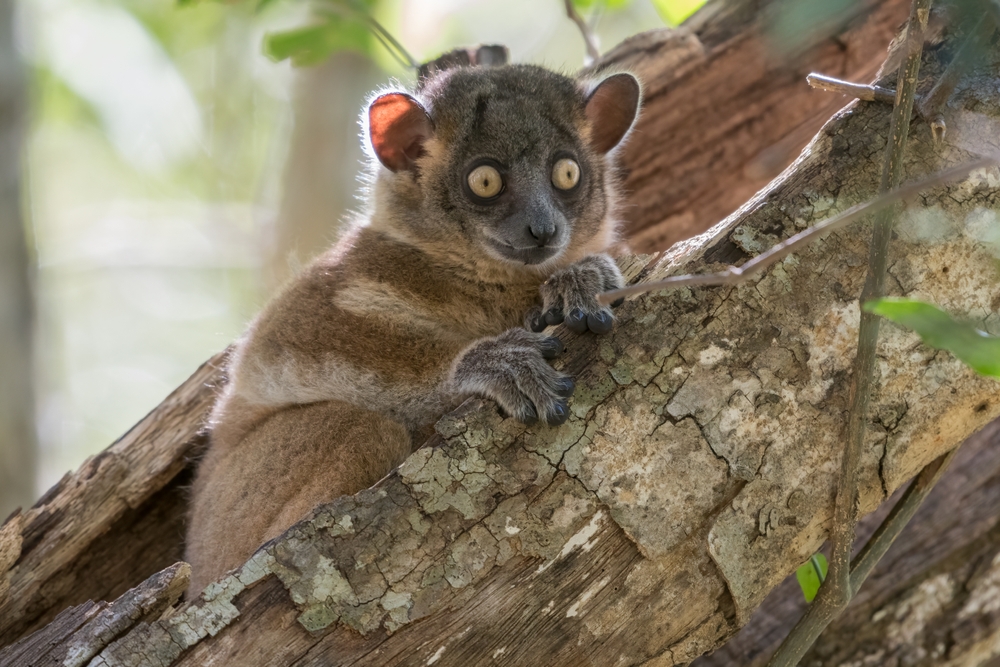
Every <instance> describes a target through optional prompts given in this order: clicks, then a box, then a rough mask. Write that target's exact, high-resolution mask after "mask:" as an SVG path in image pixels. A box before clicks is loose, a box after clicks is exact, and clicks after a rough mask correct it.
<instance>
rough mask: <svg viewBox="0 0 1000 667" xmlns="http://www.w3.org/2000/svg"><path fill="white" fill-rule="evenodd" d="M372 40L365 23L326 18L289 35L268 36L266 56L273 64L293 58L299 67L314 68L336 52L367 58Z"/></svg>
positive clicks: (342, 18) (340, 17)
mask: <svg viewBox="0 0 1000 667" xmlns="http://www.w3.org/2000/svg"><path fill="white" fill-rule="evenodd" d="M371 47H372V36H371V32H370V31H369V29H368V26H367V25H365V24H364V23H363V22H362V20H360V19H355V18H353V17H352V18H346V17H342V16H336V15H332V16H327V17H325V20H324V22H323V23H320V24H317V25H311V26H306V27H304V28H296V29H294V30H288V31H286V32H276V33H269V34H268V35H267V36H266V37H265V38H264V53H266V54H267V55H268V57H270V58H272V59H273V60H276V61H280V60H285V59H286V58H290V59H291V60H292V64H293V65H296V66H302V65H315V64H317V63H320V62H322V61H323V60H325V59H326V58H327V57H328V56H329V55H331V54H333V53H335V52H337V51H356V52H358V53H362V54H368V53H370V51H371Z"/></svg>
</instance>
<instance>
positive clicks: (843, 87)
mask: <svg viewBox="0 0 1000 667" xmlns="http://www.w3.org/2000/svg"><path fill="white" fill-rule="evenodd" d="M806 83H808V84H809V85H810V86H812V87H813V88H817V89H819V90H825V91H827V92H829V93H840V94H842V95H849V96H850V97H856V98H858V99H859V100H865V101H866V102H882V103H883V104H895V102H896V91H894V90H889V89H888V88H883V87H882V86H875V85H865V84H863V83H851V82H850V81H842V80H841V79H835V78H833V77H832V76H826V75H825V74H817V73H815V72H813V73H812V74H809V75H807V76H806Z"/></svg>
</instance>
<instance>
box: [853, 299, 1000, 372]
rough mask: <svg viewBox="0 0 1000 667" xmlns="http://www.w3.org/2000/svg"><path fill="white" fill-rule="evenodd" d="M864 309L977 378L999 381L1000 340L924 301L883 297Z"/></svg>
mask: <svg viewBox="0 0 1000 667" xmlns="http://www.w3.org/2000/svg"><path fill="white" fill-rule="evenodd" d="M864 309H865V311H867V312H869V313H875V314H876V315H881V316H882V317H884V318H886V319H889V320H892V321H893V322H895V323H897V324H901V325H903V326H904V327H906V328H908V329H912V330H913V331H916V332H917V333H918V334H920V337H921V338H922V339H923V341H924V342H925V343H927V344H928V345H930V346H931V347H935V348H938V349H939V350H948V351H949V352H951V353H952V354H954V355H955V356H956V357H958V358H959V359H960V360H961V361H962V362H964V363H965V364H966V365H967V366H969V367H970V368H972V369H973V370H974V371H976V372H977V373H979V374H980V375H986V376H989V377H994V378H1000V337H997V336H991V335H989V334H987V333H986V332H984V331H980V330H979V329H976V328H975V327H973V326H972V325H969V324H965V323H963V322H958V321H956V320H955V319H953V318H952V317H951V315H949V314H948V313H946V312H944V311H943V310H941V309H940V308H938V307H937V306H934V305H933V304H929V303H924V302H923V301H916V300H913V299H903V298H894V297H886V298H883V299H875V300H873V301H869V302H868V303H866V304H865V305H864Z"/></svg>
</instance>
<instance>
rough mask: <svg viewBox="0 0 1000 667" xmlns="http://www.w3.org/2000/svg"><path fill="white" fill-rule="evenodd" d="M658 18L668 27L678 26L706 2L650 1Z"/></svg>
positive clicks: (684, 0) (703, 0)
mask: <svg viewBox="0 0 1000 667" xmlns="http://www.w3.org/2000/svg"><path fill="white" fill-rule="evenodd" d="M651 1H652V3H653V6H654V7H655V8H656V11H657V13H658V14H659V15H660V18H662V19H663V21H664V22H665V23H667V24H669V25H674V26H676V25H680V24H681V23H683V22H684V21H685V20H687V18H688V17H689V16H691V15H692V14H694V13H695V12H696V11H698V10H699V9H701V7H702V5H704V4H705V2H707V0H651Z"/></svg>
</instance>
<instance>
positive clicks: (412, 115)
mask: <svg viewBox="0 0 1000 667" xmlns="http://www.w3.org/2000/svg"><path fill="white" fill-rule="evenodd" d="M433 132H434V124H433V123H432V122H431V118H430V116H428V115H427V111H425V110H424V108H423V107H422V106H420V102H417V101H416V100H415V99H413V98H412V97H410V96H409V95H407V94H405V93H387V94H386V95H380V96H379V97H377V98H375V101H374V102H372V104H371V106H370V107H368V135H369V137H371V142H372V148H374V149H375V155H376V156H377V157H378V160H379V162H381V163H382V164H384V165H385V166H386V167H388V168H389V169H391V170H392V171H401V170H403V169H412V168H413V165H414V163H415V162H416V160H417V158H419V157H420V156H421V155H423V153H424V142H425V141H426V140H427V139H428V138H429V137H430V136H431V134H433Z"/></svg>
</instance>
